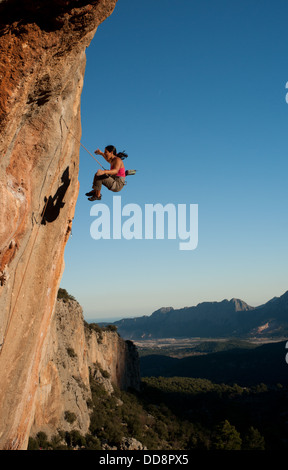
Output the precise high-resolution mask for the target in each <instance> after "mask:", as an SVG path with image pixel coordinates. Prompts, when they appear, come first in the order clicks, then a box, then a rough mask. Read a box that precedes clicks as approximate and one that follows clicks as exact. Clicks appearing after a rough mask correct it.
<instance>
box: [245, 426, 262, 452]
mask: <svg viewBox="0 0 288 470" xmlns="http://www.w3.org/2000/svg"><path fill="white" fill-rule="evenodd" d="M242 449H243V450H265V440H264V437H263V436H261V434H260V432H259V431H258V429H255V428H253V426H251V427H250V428H249V430H248V432H247V434H246V435H245V436H244V438H243V446H242Z"/></svg>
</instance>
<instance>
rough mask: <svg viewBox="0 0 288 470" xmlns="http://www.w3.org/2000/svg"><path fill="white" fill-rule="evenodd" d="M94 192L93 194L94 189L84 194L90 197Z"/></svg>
mask: <svg viewBox="0 0 288 470" xmlns="http://www.w3.org/2000/svg"><path fill="white" fill-rule="evenodd" d="M94 194H95V191H90V193H85V196H89V197H91V196H94Z"/></svg>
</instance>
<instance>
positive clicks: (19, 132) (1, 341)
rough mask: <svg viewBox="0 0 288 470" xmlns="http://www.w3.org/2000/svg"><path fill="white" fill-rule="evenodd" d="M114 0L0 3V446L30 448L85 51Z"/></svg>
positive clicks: (67, 213)
mask: <svg viewBox="0 0 288 470" xmlns="http://www.w3.org/2000/svg"><path fill="white" fill-rule="evenodd" d="M116 1H117V0H99V1H94V2H90V3H88V2H87V1H84V0H74V1H64V0H53V1H51V2H49V9H48V8H47V6H46V5H47V2H44V0H39V1H34V2H33V1H32V0H23V1H22V2H17V1H14V0H7V1H4V2H3V1H0V87H1V88H0V155H1V160H0V204H1V210H0V416H1V420H0V449H25V448H26V446H27V440H28V436H29V431H30V427H31V423H32V421H33V409H34V399H35V393H36V390H37V386H38V381H39V370H40V368H41V357H42V355H43V354H42V352H43V345H44V343H45V340H46V337H47V332H48V331H49V327H50V324H51V320H52V317H53V314H54V309H55V299H56V295H57V291H58V287H59V284H60V280H61V276H62V272H63V267H64V265H63V256H64V249H65V245H66V242H67V240H68V238H69V233H70V231H71V225H72V220H73V216H74V210H75V204H76V200H77V195H78V164H79V140H80V137H81V122H80V97H81V91H82V86H83V76H84V71H85V49H86V47H87V46H88V45H89V43H90V41H91V40H92V38H93V36H94V34H95V32H96V29H97V26H98V25H99V24H100V23H101V22H102V21H103V20H105V18H106V17H107V16H109V15H110V14H111V13H112V11H113V9H114V7H115V3H116ZM67 126H68V129H69V131H68V129H67ZM74 136H75V137H76V139H75V137H74Z"/></svg>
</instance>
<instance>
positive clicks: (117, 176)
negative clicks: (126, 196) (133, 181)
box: [86, 145, 128, 201]
mask: <svg viewBox="0 0 288 470" xmlns="http://www.w3.org/2000/svg"><path fill="white" fill-rule="evenodd" d="M95 153H96V155H102V157H104V158H105V160H106V161H107V162H108V163H110V170H98V171H97V173H96V174H95V176H94V180H93V185H92V187H93V190H92V191H90V192H89V193H86V196H89V197H88V200H89V201H99V200H100V199H101V187H102V184H104V186H106V188H108V189H109V190H110V191H113V192H115V193H117V192H119V191H121V189H123V186H124V184H125V176H126V175H125V167H124V164H123V161H122V160H123V159H124V158H126V157H128V155H127V154H126V153H124V152H119V153H117V152H116V148H115V147H114V145H108V146H107V147H105V150H104V153H103V152H101V150H99V149H97V150H95Z"/></svg>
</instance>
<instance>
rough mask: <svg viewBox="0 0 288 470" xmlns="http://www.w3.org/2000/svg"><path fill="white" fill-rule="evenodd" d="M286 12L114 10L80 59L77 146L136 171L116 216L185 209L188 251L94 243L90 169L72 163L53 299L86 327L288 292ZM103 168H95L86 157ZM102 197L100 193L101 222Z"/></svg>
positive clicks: (205, 4)
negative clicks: (125, 210) (75, 182)
mask: <svg viewBox="0 0 288 470" xmlns="http://www.w3.org/2000/svg"><path fill="white" fill-rule="evenodd" d="M287 16H288V4H287V1H286V0H285V1H284V0H277V2H273V1H272V0H241V1H240V0H237V1H236V0H233V1H231V0H201V2H200V1H199V0H198V1H195V0H181V1H179V0H178V1H176V0H157V1H155V0H146V1H145V2H135V0H118V3H117V5H116V8H115V10H114V12H113V14H112V15H111V17H109V18H108V19H107V20H106V21H105V22H104V23H103V24H102V25H100V26H99V28H98V30H97V32H96V35H95V37H94V39H93V41H92V43H91V45H90V47H89V48H88V49H87V65H86V73H85V80H84V89H83V93H82V100H81V115H82V139H81V141H82V144H83V145H84V146H85V147H86V148H88V149H89V150H90V151H91V152H93V151H94V150H95V149H96V148H100V149H101V150H104V148H105V146H106V145H109V144H112V145H115V147H116V148H117V150H118V151H121V150H126V152H127V153H128V155H129V157H128V159H127V160H125V166H126V167H127V168H132V169H137V170H138V171H137V174H136V175H135V176H130V177H129V178H127V182H128V184H127V186H125V188H124V189H123V190H122V191H121V193H118V195H121V202H122V207H123V206H125V205H126V204H129V203H133V204H138V205H139V206H140V207H141V208H143V210H144V205H145V204H156V203H160V204H163V205H165V204H167V203H172V204H174V205H175V206H177V204H186V205H187V207H189V205H190V204H198V211H199V212H198V225H199V227H198V246H197V248H196V249H195V250H191V251H180V250H179V240H178V239H177V240H168V239H167V238H165V239H164V240H156V239H154V240H145V239H142V240H125V239H121V240H113V239H110V240H94V239H92V237H91V235H90V226H91V223H92V222H93V220H95V217H94V218H93V217H91V216H90V209H91V207H92V205H93V204H95V203H91V202H89V201H87V198H86V196H85V192H86V191H88V190H90V189H91V184H92V179H93V175H94V173H95V172H96V171H97V169H98V168H99V166H98V165H97V163H96V162H95V161H94V160H93V159H92V157H91V156H90V155H89V154H88V153H87V152H85V150H83V148H81V150H80V172H79V181H80V193H79V198H78V201H77V206H76V211H75V218H74V222H73V228H72V237H71V238H70V240H69V242H68V244H67V247H66V250H65V271H64V274H63V278H62V281H61V287H64V288H65V289H67V290H68V292H69V293H70V294H72V295H73V296H75V297H76V299H77V300H78V301H79V303H80V304H81V305H82V307H83V311H84V316H85V318H86V319H87V320H88V321H89V319H106V320H110V319H114V318H123V317H131V316H139V315H150V314H151V313H152V312H153V311H154V310H156V309H158V308H160V307H162V306H172V307H174V308H180V307H184V306H191V305H196V304H198V303H199V302H202V301H221V300H223V299H226V298H227V299H231V298H233V297H236V298H241V299H242V300H244V301H246V302H247V303H248V304H250V305H252V306H256V305H260V304H262V303H264V302H266V301H268V300H269V299H270V298H272V297H274V296H279V295H282V294H283V293H284V292H285V291H286V290H287V289H288V282H287V281H288V276H287V274H288V268H287V267H288V250H287V240H288V219H287V196H288V185H287V170H288V164H287V150H288V139H287V136H288V104H287V102H286V100H285V96H286V93H287V92H288V90H286V88H285V85H286V82H287V81H288V62H287V51H286V48H287V43H288V28H287V21H286V18H287ZM97 158H98V159H99V161H100V162H101V164H103V165H104V166H105V161H104V160H103V159H102V157H101V156H100V157H97ZM115 195H116V194H115V193H112V192H109V191H108V190H107V189H106V188H103V190H102V201H101V202H102V203H104V204H106V205H107V206H108V207H109V208H110V209H111V211H112V201H113V196H115Z"/></svg>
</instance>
